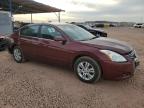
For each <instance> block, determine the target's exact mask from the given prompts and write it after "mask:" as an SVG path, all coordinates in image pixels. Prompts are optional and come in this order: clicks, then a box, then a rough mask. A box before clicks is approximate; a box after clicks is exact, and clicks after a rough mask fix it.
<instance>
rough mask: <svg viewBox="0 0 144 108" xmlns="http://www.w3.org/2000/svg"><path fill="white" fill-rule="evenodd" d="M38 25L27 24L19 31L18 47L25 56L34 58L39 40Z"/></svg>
mask: <svg viewBox="0 0 144 108" xmlns="http://www.w3.org/2000/svg"><path fill="white" fill-rule="evenodd" d="M39 27H40V26H39V25H29V26H26V27H24V28H23V29H21V31H20V40H19V41H20V47H21V49H22V51H23V53H24V55H25V56H27V57H30V58H35V57H36V54H37V51H36V49H37V47H38V45H39V44H40V42H39Z"/></svg>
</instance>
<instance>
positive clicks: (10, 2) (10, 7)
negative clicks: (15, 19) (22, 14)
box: [9, 0, 13, 17]
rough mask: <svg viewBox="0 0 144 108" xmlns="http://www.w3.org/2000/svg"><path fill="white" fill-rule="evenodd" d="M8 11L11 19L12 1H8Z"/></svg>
mask: <svg viewBox="0 0 144 108" xmlns="http://www.w3.org/2000/svg"><path fill="white" fill-rule="evenodd" d="M9 10H10V14H11V17H12V10H13V9H12V0H9Z"/></svg>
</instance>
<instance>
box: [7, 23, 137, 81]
mask: <svg viewBox="0 0 144 108" xmlns="http://www.w3.org/2000/svg"><path fill="white" fill-rule="evenodd" d="M10 41H11V44H10V45H9V51H10V52H11V53H12V54H13V57H14V60H15V61H16V62H18V63H21V62H23V61H25V60H27V59H34V60H40V61H45V62H52V63H57V64H63V65H69V66H71V67H72V68H73V70H74V71H75V72H76V74H77V76H78V77H79V79H80V80H82V81H85V82H94V81H98V80H99V79H100V78H102V77H103V78H105V79H115V80H119V79H125V78H129V77H130V76H132V75H133V74H134V71H135V68H136V66H138V64H139V61H138V58H137V54H136V52H135V50H134V49H133V48H132V47H130V46H128V45H127V44H126V43H124V42H121V41H117V40H114V39H110V38H97V37H96V36H94V35H92V34H90V33H89V32H87V31H86V30H84V29H82V28H80V27H78V26H76V25H72V24H31V25H27V26H24V27H23V28H21V29H20V30H18V31H17V32H15V33H14V34H12V35H11V36H10Z"/></svg>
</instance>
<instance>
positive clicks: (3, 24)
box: [0, 11, 13, 35]
mask: <svg viewBox="0 0 144 108" xmlns="http://www.w3.org/2000/svg"><path fill="white" fill-rule="evenodd" d="M12 33H13V27H12V19H11V14H10V13H9V12H6V11H0V34H2V35H8V34H12Z"/></svg>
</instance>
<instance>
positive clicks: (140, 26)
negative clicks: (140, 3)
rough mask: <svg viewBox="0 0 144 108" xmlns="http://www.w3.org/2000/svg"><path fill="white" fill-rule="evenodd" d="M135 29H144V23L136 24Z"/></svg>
mask: <svg viewBox="0 0 144 108" xmlns="http://www.w3.org/2000/svg"><path fill="white" fill-rule="evenodd" d="M133 27H135V28H143V27H144V24H143V23H137V24H134V25H133Z"/></svg>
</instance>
